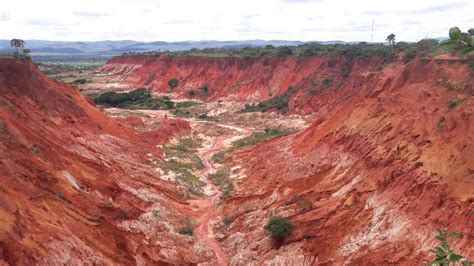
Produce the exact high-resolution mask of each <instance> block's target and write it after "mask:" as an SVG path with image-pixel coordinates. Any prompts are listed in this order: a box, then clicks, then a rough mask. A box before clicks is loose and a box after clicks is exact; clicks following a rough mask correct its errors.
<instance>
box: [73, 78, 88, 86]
mask: <svg viewBox="0 0 474 266" xmlns="http://www.w3.org/2000/svg"><path fill="white" fill-rule="evenodd" d="M89 82H90V81H88V80H87V79H76V80H74V81H72V82H70V83H69V84H73V85H80V84H86V83H89Z"/></svg>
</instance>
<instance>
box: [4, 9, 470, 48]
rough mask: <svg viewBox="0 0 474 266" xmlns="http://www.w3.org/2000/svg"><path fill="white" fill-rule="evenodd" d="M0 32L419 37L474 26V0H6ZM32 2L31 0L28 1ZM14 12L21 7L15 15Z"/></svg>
mask: <svg viewBox="0 0 474 266" xmlns="http://www.w3.org/2000/svg"><path fill="white" fill-rule="evenodd" d="M0 6H1V9H2V11H0V39H9V38H13V37H18V38H23V39H47V40H69V41H87V40H121V39H134V40H140V41H158V40H160V41H161V40H163V41H181V40H246V39H267V40H269V39H280V40H281V39H285V40H303V41H309V40H322V41H325V40H326V41H327V40H345V41H370V38H371V27H372V20H373V19H374V20H375V29H374V41H383V40H385V37H386V36H387V35H388V34H389V33H392V32H393V33H395V34H396V35H397V40H406V41H415V40H419V39H422V38H425V37H440V36H446V35H447V31H448V29H449V27H451V26H454V25H457V26H459V27H461V28H462V29H464V30H467V29H468V28H469V27H474V15H473V14H474V13H473V12H472V10H474V2H473V1H471V0H455V1H449V0H444V1H443V0H418V1H413V0H398V1H384V0H358V1H354V0H233V1H230V0H199V1H193V0H81V1H78V0H71V1H64V0H42V1H37V0H24V1H22V2H21V4H19V2H18V1H13V0H0ZM25 7H26V8H25ZM12 14H15V15H14V16H13V15H12Z"/></svg>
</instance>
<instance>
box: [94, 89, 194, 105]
mask: <svg viewBox="0 0 474 266" xmlns="http://www.w3.org/2000/svg"><path fill="white" fill-rule="evenodd" d="M151 96H152V95H151V91H150V90H149V89H145V88H139V89H136V90H133V91H130V92H122V93H120V92H119V93H117V92H114V91H109V92H104V93H102V94H100V95H99V96H97V97H95V98H94V101H95V103H96V104H100V105H104V106H112V107H117V108H123V109H145V110H170V109H174V108H175V107H177V108H184V107H189V106H193V105H196V104H197V103H196V102H192V101H186V102H178V103H177V104H176V105H175V102H173V101H172V100H171V99H170V98H169V97H167V96H163V97H159V98H152V97H151Z"/></svg>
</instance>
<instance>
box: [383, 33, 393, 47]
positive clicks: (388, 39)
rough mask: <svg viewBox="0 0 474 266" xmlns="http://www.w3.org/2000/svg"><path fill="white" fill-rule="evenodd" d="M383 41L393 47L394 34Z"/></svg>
mask: <svg viewBox="0 0 474 266" xmlns="http://www.w3.org/2000/svg"><path fill="white" fill-rule="evenodd" d="M385 40H386V41H388V45H395V34H393V33H391V34H390V35H388V36H387V39H385Z"/></svg>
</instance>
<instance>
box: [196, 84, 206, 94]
mask: <svg viewBox="0 0 474 266" xmlns="http://www.w3.org/2000/svg"><path fill="white" fill-rule="evenodd" d="M198 90H200V91H202V92H203V93H207V92H208V91H209V85H208V84H207V83H205V84H202V85H201V86H199V88H198Z"/></svg>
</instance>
